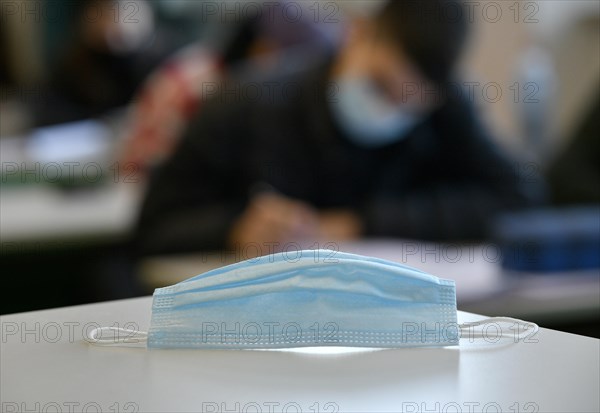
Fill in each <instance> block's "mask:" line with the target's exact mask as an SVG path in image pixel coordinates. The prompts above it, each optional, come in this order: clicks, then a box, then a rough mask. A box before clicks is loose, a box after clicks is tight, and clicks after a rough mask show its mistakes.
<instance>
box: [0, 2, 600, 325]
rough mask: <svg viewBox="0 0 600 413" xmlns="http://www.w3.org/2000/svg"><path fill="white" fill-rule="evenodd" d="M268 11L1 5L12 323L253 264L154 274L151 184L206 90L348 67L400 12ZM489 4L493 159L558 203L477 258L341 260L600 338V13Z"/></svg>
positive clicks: (380, 250) (471, 62) (462, 66)
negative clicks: (386, 264)
mask: <svg viewBox="0 0 600 413" xmlns="http://www.w3.org/2000/svg"><path fill="white" fill-rule="evenodd" d="M261 3H262V2H238V1H231V0H222V1H202V0H194V1H190V0H147V1H145V0H118V1H112V0H101V1H93V0H79V1H71V0H23V1H7V0H1V1H0V20H1V22H2V24H1V26H0V59H1V64H0V159H1V164H2V168H1V171H0V174H1V188H0V238H1V240H0V256H1V259H2V288H3V290H4V291H6V292H8V294H5V296H4V297H3V299H2V303H1V304H0V307H1V311H2V313H3V314H5V313H13V312H21V311H31V310H38V309H44V308H51V307H58V306H66V305H74V304H82V303H89V302H95V301H102V300H111V299H121V298H128V297H134V296H139V295H147V294H151V293H152V291H153V289H154V288H156V287H159V286H165V285H169V284H173V283H175V282H178V281H181V280H183V279H185V278H187V277H190V276H192V275H195V274H198V273H201V272H203V271H206V270H208V269H211V268H214V267H216V266H220V265H225V264H227V263H230V262H234V261H237V260H240V259H245V258H249V257H246V256H245V255H244V254H245V252H244V251H243V250H242V251H226V252H222V251H197V253H192V254H190V253H185V254H183V253H182V254H169V255H157V256H150V257H148V256H145V257H143V258H140V257H138V256H137V255H136V254H135V251H134V247H133V246H132V240H133V238H134V235H135V234H134V232H135V229H136V225H137V222H138V218H139V214H140V209H141V207H142V202H143V199H144V195H145V192H146V189H147V186H148V180H149V177H150V176H151V174H152V171H153V169H154V168H155V167H156V165H160V164H161V163H162V162H164V161H165V160H166V159H168V158H169V156H170V155H171V153H172V151H173V148H174V147H175V146H176V143H177V141H178V139H179V138H180V136H181V135H182V134H183V133H184V131H185V130H186V125H187V123H188V122H189V120H190V119H191V118H192V117H193V116H194V114H195V113H197V111H198V110H200V109H199V108H200V107H201V104H200V103H201V101H202V100H203V93H204V92H206V90H203V88H202V87H201V86H202V85H203V84H204V85H206V84H207V82H208V83H210V82H213V83H214V82H217V83H218V82H220V81H222V80H223V79H227V78H229V77H232V76H234V74H235V73H240V72H244V71H252V72H253V73H256V72H259V73H260V72H261V71H264V72H265V73H267V72H268V71H269V70H271V69H272V68H273V67H274V66H275V65H282V64H284V65H289V66H293V65H294V64H295V63H294V62H295V60H294V59H293V58H291V57H289V56H290V55H291V51H294V52H295V51H298V50H303V51H306V50H308V51H310V53H317V51H322V52H324V53H335V51H336V50H337V48H339V47H340V44H341V42H342V39H343V37H344V34H345V33H346V30H347V27H348V25H349V24H351V22H352V21H353V20H354V19H360V18H363V17H364V16H369V15H371V14H373V13H377V10H379V9H380V7H381V3H384V2H383V1H342V0H339V1H296V2H291V1H282V2H280V3H281V10H283V9H285V8H286V7H287V9H285V10H287V11H289V12H290V13H292V12H294V13H297V10H300V13H301V15H302V17H301V18H298V19H294V21H293V23H292V22H291V20H290V19H286V18H284V16H285V15H283V14H279V16H280V18H277V14H276V15H275V16H276V17H275V18H274V19H265V18H264V14H263V12H261V10H263V11H264V9H262V7H264V5H262V4H261ZM472 3H473V4H475V5H474V6H473V8H472V9H471V11H472V18H473V21H474V23H475V26H474V30H473V33H472V34H471V37H470V40H469V42H468V46H467V50H466V53H464V56H463V57H462V58H461V61H460V63H459V72H460V75H461V77H462V78H463V79H464V81H465V82H468V84H470V85H472V87H473V89H472V90H473V96H472V100H473V102H474V104H475V105H476V107H477V109H478V111H479V113H480V115H481V117H482V119H483V122H484V123H485V125H486V126H487V127H488V128H489V129H490V130H491V131H492V135H493V136H494V138H495V139H496V141H497V142H496V143H497V144H498V145H500V146H501V147H503V148H504V149H506V151H508V152H510V153H513V154H516V155H518V157H519V159H525V160H526V161H525V162H522V163H520V164H519V165H518V168H524V171H523V172H525V173H527V172H528V171H531V172H535V173H536V176H537V174H538V173H539V175H540V176H541V177H540V178H539V179H543V180H544V181H545V182H546V183H545V185H547V186H548V192H549V196H548V199H547V201H546V203H545V204H544V205H541V206H540V208H539V209H538V210H533V211H527V212H526V213H523V214H513V215H510V216H504V217H501V218H499V219H497V220H495V221H494V222H493V223H491V226H492V227H493V228H495V230H494V231H492V232H491V233H490V236H489V237H488V239H484V240H479V241H478V242H475V243H463V242H460V243H458V242H456V243H452V244H449V243H448V242H444V243H438V242H432V241H430V240H428V241H422V240H416V239H390V238H369V239H361V240H352V241H349V242H342V243H338V244H336V247H337V248H339V249H341V250H346V251H350V252H358V253H364V254H368V255H374V256H380V257H383V258H388V259H393V260H396V261H400V262H404V263H407V264H409V265H413V266H415V267H418V268H421V269H424V270H426V271H430V272H431V273H433V274H435V275H437V276H440V277H443V278H452V279H455V280H456V281H457V290H458V292H457V294H458V306H459V309H461V310H466V311H473V312H478V313H482V314H486V315H490V316H494V315H506V316H515V317H519V318H523V319H527V320H531V321H534V322H537V323H539V324H540V325H541V326H544V327H549V328H556V329H562V330H565V331H570V332H575V333H580V334H585V335H591V336H595V337H598V334H599V333H598V331H600V329H598V324H599V322H600V315H599V314H600V268H599V267H600V264H599V261H600V258H599V256H600V241H599V238H600V207H599V206H598V205H599V203H600V199H599V191H600V162H599V159H598V158H599V155H600V150H598V149H599V148H598V146H599V145H598V140H599V136H600V135H599V133H598V132H599V131H598V129H599V125H598V123H599V122H600V115H599V114H598V105H599V88H600V3H599V2H596V1H587V0H583V1H577V0H562V1H561V0H558V1H525V0H520V1H516V0H515V1H511V2H490V1H485V0H484V1H481V2H472ZM282 16H283V17H282ZM213 83H211V84H213ZM490 88H491V89H490ZM490 90H491V92H490ZM492 92H493V93H492ZM496 92H498V93H500V95H498V94H497V93H496ZM490 93H491V94H490ZM536 179H537V178H536ZM209 218H210V217H209ZM523 245H526V246H530V247H531V248H525V249H523V248H522V247H523ZM514 248H521V249H520V251H522V255H523V256H525V258H523V257H521V258H514V254H509V253H507V252H508V251H512V250H514ZM267 252H268V251H266V250H265V251H264V253H267ZM532 257H533V258H532Z"/></svg>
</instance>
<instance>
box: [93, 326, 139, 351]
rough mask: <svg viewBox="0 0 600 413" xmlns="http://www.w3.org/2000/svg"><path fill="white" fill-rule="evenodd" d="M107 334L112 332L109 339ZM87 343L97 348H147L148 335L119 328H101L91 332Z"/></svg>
mask: <svg viewBox="0 0 600 413" xmlns="http://www.w3.org/2000/svg"><path fill="white" fill-rule="evenodd" d="M105 332H110V334H108V337H107V336H106V335H105V334H103V333H105ZM103 335H104V337H103ZM86 341H87V342H88V343H90V344H93V345H95V346H119V347H145V345H146V343H147V341H148V333H147V332H145V331H139V330H130V329H126V328H119V327H100V328H95V329H93V330H92V331H90V333H89V334H88V336H87V337H86Z"/></svg>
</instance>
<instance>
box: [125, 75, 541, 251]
mask: <svg viewBox="0 0 600 413" xmlns="http://www.w3.org/2000/svg"><path fill="white" fill-rule="evenodd" d="M328 71H329V63H326V64H324V63H322V64H319V65H316V66H314V67H312V68H311V69H310V70H306V71H303V72H300V73H294V74H288V75H285V76H280V77H275V78H272V79H270V80H263V81H256V82H252V81H246V82H245V83H241V82H233V83H232V84H231V85H230V86H227V87H224V88H223V93H222V94H221V95H219V97H217V98H214V99H213V100H212V101H209V102H208V103H207V104H206V105H205V106H204V108H203V109H202V112H201V113H200V114H199V116H198V117H197V118H196V119H195V120H194V121H193V122H192V124H191V125H190V127H189V129H188V131H187V133H186V135H185V136H184V138H183V140H182V142H181V143H180V145H179V147H178V149H177V151H176V152H175V154H174V156H173V157H172V158H171V159H170V160H168V161H167V162H166V164H165V165H163V167H162V168H160V169H159V170H158V171H157V172H156V173H155V175H154V177H153V179H152V180H151V184H150V187H149V192H148V195H147V199H146V201H145V204H144V207H143V211H142V214H141V219H140V222H139V230H138V237H137V239H138V240H139V246H140V249H141V253H142V254H162V253H170V252H187V251H198V250H203V249H220V248H223V247H225V240H226V236H227V233H228V231H229V228H230V226H231V225H232V223H233V221H234V220H235V218H236V217H237V216H239V214H240V213H241V212H242V211H243V210H244V208H245V206H246V204H247V202H248V200H249V197H250V196H251V194H252V191H253V188H256V186H257V185H263V184H268V185H269V186H271V187H273V188H275V189H276V190H277V191H279V192H280V193H282V194H284V195H286V196H288V197H292V198H297V199H301V200H304V201H307V202H309V203H310V204H312V205H313V206H314V207H317V208H319V209H327V208H350V209H353V210H355V211H356V212H357V213H359V215H360V216H361V217H362V219H363V221H364V225H365V229H366V234H365V235H367V236H385V237H387V236H392V237H406V238H420V239H436V240H442V239H463V240H464V239H468V240H472V239H479V238H482V237H484V236H485V231H486V227H487V223H488V221H489V220H490V219H491V217H493V215H495V214H496V213H497V212H499V211H502V210H507V209H515V208H519V207H523V206H525V205H527V204H529V203H531V202H532V201H534V200H535V198H536V197H538V194H539V191H538V184H539V183H540V182H539V181H538V177H537V174H535V171H534V169H535V168H533V166H532V165H526V164H519V163H515V162H511V161H509V160H508V158H507V157H506V156H504V155H503V154H502V153H501V152H500V151H499V148H497V147H496V146H495V145H494V144H493V143H492V142H491V141H490V139H488V137H487V136H486V134H485V133H484V131H483V129H482V128H481V127H480V125H479V123H478V121H477V118H476V116H475V115H474V112H473V109H472V107H471V105H470V103H469V102H467V101H466V99H463V98H460V97H456V96H455V97H453V98H451V99H449V100H448V101H446V103H445V104H444V105H443V107H441V108H439V109H438V110H436V111H435V112H434V113H433V114H431V115H430V116H429V117H428V118H427V119H426V120H425V121H423V122H422V123H421V124H420V125H419V126H417V127H416V128H415V129H414V130H413V131H412V132H411V133H410V135H409V136H407V137H406V138H404V139H403V140H401V141H399V142H397V143H395V144H392V145H390V146H387V147H384V148H380V149H364V148H361V147H357V146H355V145H353V144H352V143H351V142H350V141H349V140H348V139H346V138H345V137H344V136H343V135H342V133H341V131H340V130H339V129H338V128H337V126H336V125H335V122H334V120H333V118H332V116H331V113H330V110H329V106H328V105H329V103H328V99H330V98H332V94H331V93H330V92H329V90H331V89H330V88H329V87H328V86H329V84H328V80H327V79H328V77H327V74H328Z"/></svg>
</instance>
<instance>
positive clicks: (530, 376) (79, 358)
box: [0, 297, 600, 412]
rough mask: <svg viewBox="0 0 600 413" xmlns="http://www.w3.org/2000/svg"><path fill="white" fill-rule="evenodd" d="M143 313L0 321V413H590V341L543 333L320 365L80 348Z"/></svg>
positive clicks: (593, 402)
mask: <svg viewBox="0 0 600 413" xmlns="http://www.w3.org/2000/svg"><path fill="white" fill-rule="evenodd" d="M150 309H151V298H150V297H144V298H138V299H130V300H123V301H114V302H107V303H98V304H90V305H84V306H77V307H67V308H60V309H53V310H46V311H38V312H31V313H21V314H14V315H8V316H3V317H1V318H0V322H1V323H2V342H1V346H2V347H1V352H0V353H1V358H0V360H1V364H0V368H1V382H0V383H1V390H0V400H1V402H2V409H3V411H25V410H26V409H29V410H33V409H35V411H81V410H85V409H87V410H88V411H106V412H114V411H130V412H133V411H139V412H166V411H169V412H178V411H196V412H211V411H212V412H223V411H249V412H254V411H262V412H270V411H271V412H273V411H282V410H285V409H287V411H290V412H294V411H297V410H298V409H299V408H300V409H301V410H302V411H307V412H314V411H329V412H336V411H338V412H368V411H378V412H386V411H406V412H409V411H413V412H423V411H426V410H429V411H448V412H454V411H459V412H479V411H486V410H487V411H489V412H495V411H506V412H571V411H573V412H598V411H599V410H600V402H599V388H600V383H599V375H600V373H599V369H600V367H599V366H600V360H599V357H600V341H599V340H596V339H592V338H587V337H582V336H576V335H572V334H567V333H562V332H558V331H553V330H546V329H541V330H540V332H539V333H538V335H537V339H538V342H537V343H518V344H513V345H509V346H504V347H497V348H493V347H492V348H490V347H486V348H472V347H471V348H462V349H459V348H456V347H455V348H421V349H399V350H373V351H369V350H361V351H351V352H347V351H346V352H344V353H331V352H330V353H329V354H316V353H314V352H313V353H310V352H308V350H303V351H252V350H241V351H236V350H146V349H145V348H116V347H96V346H91V345H89V344H87V343H86V342H84V341H82V337H84V331H85V330H86V329H88V328H93V327H95V326H96V323H97V324H99V325H103V326H104V325H106V326H110V325H115V323H117V324H118V325H119V326H123V325H124V324H125V323H128V322H133V323H135V324H136V325H138V326H139V328H141V329H147V328H148V325H149V321H150ZM477 318H478V316H476V315H473V314H469V313H462V312H459V320H460V321H461V322H462V321H468V320H474V319H477ZM15 329H17V330H15ZM25 330H28V331H30V332H29V333H26V334H25V335H24V336H23V335H22V334H21V333H23V332H24V331H25ZM15 331H16V333H14V334H13V332H15ZM36 334H37V337H36ZM36 341H37V342H36ZM57 406H58V408H60V409H61V410H58V408H57ZM44 409H46V410H44ZM69 409H70V410H69Z"/></svg>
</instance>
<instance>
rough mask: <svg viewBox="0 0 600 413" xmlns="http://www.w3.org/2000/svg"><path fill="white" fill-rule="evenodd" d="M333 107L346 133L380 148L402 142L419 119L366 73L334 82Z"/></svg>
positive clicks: (362, 143) (349, 137) (368, 144)
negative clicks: (382, 92)
mask: <svg viewBox="0 0 600 413" xmlns="http://www.w3.org/2000/svg"><path fill="white" fill-rule="evenodd" d="M333 84H334V85H335V90H333V92H332V96H331V97H330V99H331V102H330V103H331V110H332V113H333V115H334V119H335V120H336V123H337V124H338V126H339V127H340V128H341V129H342V131H343V133H344V135H345V136H346V137H347V138H348V139H350V140H351V141H352V142H354V143H355V144H356V145H358V146H362V147H366V148H379V147H383V146H386V145H390V144H392V143H395V142H398V141H400V140H402V139H403V138H405V137H406V136H407V134H408V133H409V132H410V131H411V130H412V129H413V128H414V127H415V126H416V124H417V123H419V121H420V118H419V117H417V116H415V115H413V114H410V113H408V112H407V111H406V110H405V109H404V108H403V107H402V105H394V104H392V103H391V102H389V101H388V100H387V99H386V98H385V97H384V96H382V94H381V92H379V91H378V90H377V89H376V88H375V86H374V85H373V83H372V82H371V81H370V80H369V79H368V78H366V77H363V76H349V75H346V76H342V77H340V78H339V79H338V80H337V81H335V82H334V83H333Z"/></svg>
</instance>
